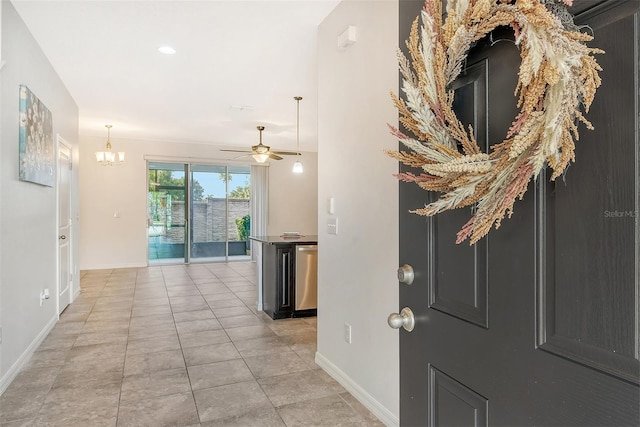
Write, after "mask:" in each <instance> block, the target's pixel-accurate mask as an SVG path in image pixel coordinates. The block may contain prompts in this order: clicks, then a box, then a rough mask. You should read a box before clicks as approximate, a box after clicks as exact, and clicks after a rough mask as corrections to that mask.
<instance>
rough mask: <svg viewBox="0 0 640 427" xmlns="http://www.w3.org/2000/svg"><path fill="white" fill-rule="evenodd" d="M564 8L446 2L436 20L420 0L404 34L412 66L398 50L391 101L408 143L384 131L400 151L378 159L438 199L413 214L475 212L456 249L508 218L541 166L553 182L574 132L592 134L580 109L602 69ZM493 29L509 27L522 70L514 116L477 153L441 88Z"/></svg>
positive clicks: (437, 6)
mask: <svg viewBox="0 0 640 427" xmlns="http://www.w3.org/2000/svg"><path fill="white" fill-rule="evenodd" d="M571 1H572V0H515V1H514V0H449V1H448V2H447V8H446V12H447V17H446V19H445V21H444V23H443V22H442V3H441V0H426V1H425V6H424V9H423V10H422V13H421V18H422V26H421V28H420V30H419V29H418V18H416V20H415V21H414V23H413V26H412V27H411V33H410V37H409V40H408V41H407V47H408V49H409V53H410V56H411V61H409V60H408V59H407V57H405V55H404V54H403V53H402V52H400V51H399V52H398V59H399V67H400V72H401V73H402V76H403V84H402V91H403V92H404V93H405V95H406V100H404V99H401V98H400V97H398V96H397V95H395V94H392V97H393V101H394V103H395V105H396V107H397V108H398V111H399V113H400V122H401V123H402V124H403V125H404V127H405V128H406V129H407V130H408V131H409V132H411V133H413V135H414V136H415V138H411V137H409V136H407V135H405V134H404V133H402V132H401V131H400V130H399V129H397V128H395V127H393V126H391V125H389V127H390V128H391V133H392V134H393V135H394V136H396V137H397V138H398V139H399V140H400V142H401V143H402V144H404V145H405V146H406V147H407V148H408V149H409V151H389V150H385V152H386V153H387V154H388V155H390V156H391V157H393V158H395V159H397V160H398V161H400V162H401V163H404V164H405V165H408V166H411V167H416V168H421V169H422V173H420V174H419V175H416V174H413V173H410V172H404V173H400V174H398V175H396V177H397V178H398V179H400V180H402V181H405V182H415V183H417V184H418V185H419V186H420V187H421V188H423V189H425V190H430V191H438V192H442V193H445V194H444V195H442V196H441V197H440V198H439V199H438V200H436V201H435V202H433V203H430V204H429V205H426V206H425V207H424V208H422V209H416V210H413V211H411V212H412V213H416V214H418V215H424V216H433V215H435V214H437V213H440V212H443V211H446V210H450V209H457V208H462V207H465V206H471V205H474V204H475V205H476V210H475V213H474V215H473V216H472V217H471V219H470V220H469V221H468V222H467V223H466V224H465V225H464V226H463V227H462V229H461V230H460V231H459V232H458V234H457V240H456V243H461V242H462V241H464V240H465V239H467V238H469V237H470V243H471V244H474V243H476V242H477V241H478V240H479V239H481V238H482V237H484V236H485V235H486V234H487V233H488V232H489V231H490V230H491V227H492V225H493V224H494V223H495V226H496V228H498V227H499V226H500V222H501V221H502V219H503V218H504V216H505V215H508V216H509V217H511V215H512V214H513V204H514V202H515V200H516V197H519V198H520V199H522V197H523V196H524V193H525V192H526V190H527V186H528V183H529V181H530V180H531V178H534V179H536V178H537V177H538V175H539V174H540V172H541V171H542V169H543V168H544V167H545V165H546V164H548V165H549V166H550V167H551V169H553V174H552V176H551V179H552V180H555V178H557V177H558V176H560V175H561V174H562V173H563V171H564V170H565V168H566V167H567V165H568V164H569V162H570V161H575V156H574V148H575V145H574V140H575V141H577V140H578V139H579V134H578V128H577V124H578V121H580V122H582V123H584V124H585V125H586V127H587V128H588V129H593V127H592V125H591V123H590V122H589V121H588V120H587V119H586V118H585V117H584V116H583V114H582V113H581V111H580V107H581V105H582V108H583V109H584V111H585V112H588V111H589V107H590V105H591V102H592V101H593V98H594V95H595V92H596V88H598V87H599V86H600V77H599V76H598V71H601V70H602V69H601V68H600V66H599V65H598V63H597V62H596V60H595V58H594V56H593V55H594V54H599V53H604V52H603V51H602V50H600V49H595V48H590V47H587V46H586V44H585V42H587V41H590V40H592V37H591V36H590V35H588V34H584V33H582V32H580V31H579V30H578V28H577V27H576V26H575V25H574V24H573V18H572V16H571V15H570V14H569V12H568V11H567V9H566V6H570V5H571ZM498 26H511V27H512V28H513V31H514V32H515V43H516V45H517V46H519V48H520V57H521V64H520V70H519V73H518V84H517V86H516V89H515V96H517V97H518V104H517V105H518V108H520V112H519V113H518V115H517V116H516V117H515V119H514V121H513V124H512V126H511V128H510V129H509V131H508V133H507V135H506V138H505V139H504V140H503V141H502V142H501V143H499V144H496V145H494V146H492V147H491V149H492V151H491V153H490V154H486V153H483V152H482V151H481V149H480V147H479V146H478V144H477V142H476V140H475V138H474V133H473V129H472V128H471V126H469V129H468V130H467V129H465V127H464V126H463V125H462V123H460V121H459V120H458V118H457V116H456V114H455V112H454V111H453V107H452V104H453V100H454V93H453V91H452V90H450V89H449V85H450V84H451V83H452V82H453V81H454V80H456V78H457V77H458V75H459V74H460V73H461V72H462V68H463V63H464V62H465V59H466V57H467V54H468V51H469V49H470V48H471V47H472V44H473V43H475V42H476V41H478V40H480V39H482V38H483V37H485V36H487V34H489V33H490V32H491V31H492V30H493V29H495V28H496V27H498Z"/></svg>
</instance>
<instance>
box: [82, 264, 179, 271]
mask: <svg viewBox="0 0 640 427" xmlns="http://www.w3.org/2000/svg"><path fill="white" fill-rule="evenodd" d="M158 265H161V264H158ZM179 265H182V264H179ZM147 267H155V266H154V265H153V264H151V265H147V263H146V262H143V263H139V262H132V263H125V264H123V263H119V264H93V265H88V266H87V265H83V266H82V268H81V270H113V269H114V268H147Z"/></svg>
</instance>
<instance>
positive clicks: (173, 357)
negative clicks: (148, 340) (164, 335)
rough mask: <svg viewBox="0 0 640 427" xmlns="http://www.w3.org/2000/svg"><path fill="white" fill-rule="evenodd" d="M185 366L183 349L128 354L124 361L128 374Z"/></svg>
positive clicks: (126, 373) (125, 370) (125, 371)
mask: <svg viewBox="0 0 640 427" xmlns="http://www.w3.org/2000/svg"><path fill="white" fill-rule="evenodd" d="M184 367H185V364H184V359H183V357H182V351H180V350H171V351H160V352H157V353H144V354H136V355H133V356H127V357H126V359H125V363H124V374H125V376H127V375H135V374H144V373H148V372H155V371H162V370H167V369H177V368H184Z"/></svg>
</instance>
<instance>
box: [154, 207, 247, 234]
mask: <svg viewBox="0 0 640 427" xmlns="http://www.w3.org/2000/svg"><path fill="white" fill-rule="evenodd" d="M191 209H192V210H193V220H192V221H191V227H192V228H193V242H194V243H198V242H223V241H225V240H230V241H234V240H239V239H238V231H237V227H236V218H242V217H243V216H245V215H248V214H249V200H248V199H229V218H228V220H227V224H226V228H225V223H224V221H221V220H220V219H221V218H224V217H225V216H226V214H227V199H220V198H210V199H207V200H198V201H196V202H193V204H192V206H191ZM171 224H184V202H183V201H175V202H172V203H171ZM225 233H226V235H225ZM166 236H167V238H168V239H169V240H171V242H173V243H184V229H182V228H177V227H173V228H171V227H169V229H168V230H167V232H166Z"/></svg>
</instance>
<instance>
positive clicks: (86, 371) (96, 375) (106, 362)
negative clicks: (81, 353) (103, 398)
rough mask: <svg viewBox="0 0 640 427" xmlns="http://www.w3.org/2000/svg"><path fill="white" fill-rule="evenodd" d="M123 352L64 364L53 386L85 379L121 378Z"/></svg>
mask: <svg viewBox="0 0 640 427" xmlns="http://www.w3.org/2000/svg"><path fill="white" fill-rule="evenodd" d="M123 371H124V353H123V354H122V355H120V356H118V357H112V358H108V359H91V360H87V361H84V362H76V363H67V364H65V365H64V366H63V367H62V369H61V370H60V372H59V373H58V377H57V378H56V382H55V386H62V385H65V384H73V383H81V382H87V381H102V382H114V381H118V380H121V379H122V376H123Z"/></svg>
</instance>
